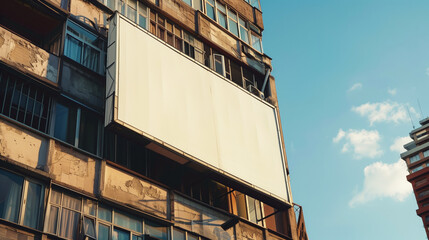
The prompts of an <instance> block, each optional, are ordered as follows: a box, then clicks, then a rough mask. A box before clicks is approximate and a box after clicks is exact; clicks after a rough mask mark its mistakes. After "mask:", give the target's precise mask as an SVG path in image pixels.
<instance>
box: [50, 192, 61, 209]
mask: <svg viewBox="0 0 429 240" xmlns="http://www.w3.org/2000/svg"><path fill="white" fill-rule="evenodd" d="M50 203H54V204H57V205H60V204H61V193H60V192H57V191H55V190H53V189H52V190H51V201H50Z"/></svg>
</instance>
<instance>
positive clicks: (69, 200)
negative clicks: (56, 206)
mask: <svg viewBox="0 0 429 240" xmlns="http://www.w3.org/2000/svg"><path fill="white" fill-rule="evenodd" d="M81 203H82V202H81V199H80V198H76V197H73V196H70V195H68V194H63V207H66V208H71V209H73V210H76V211H80V209H81Z"/></svg>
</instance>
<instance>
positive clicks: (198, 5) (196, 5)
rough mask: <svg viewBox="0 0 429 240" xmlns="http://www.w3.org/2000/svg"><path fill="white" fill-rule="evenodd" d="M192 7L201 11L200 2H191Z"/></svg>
mask: <svg viewBox="0 0 429 240" xmlns="http://www.w3.org/2000/svg"><path fill="white" fill-rule="evenodd" d="M192 2H193V7H194V8H195V9H197V10H200V11H202V10H203V5H202V4H201V0H193V1H192Z"/></svg>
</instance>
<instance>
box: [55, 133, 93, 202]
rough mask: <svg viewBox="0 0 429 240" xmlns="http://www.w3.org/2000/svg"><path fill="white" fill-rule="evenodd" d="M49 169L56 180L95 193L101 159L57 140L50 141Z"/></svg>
mask: <svg viewBox="0 0 429 240" xmlns="http://www.w3.org/2000/svg"><path fill="white" fill-rule="evenodd" d="M49 152H50V155H49V158H48V164H47V171H48V172H49V174H50V175H51V177H52V179H53V180H54V181H57V182H60V183H64V184H66V185H69V186H72V187H74V188H76V189H79V190H81V191H84V192H86V193H91V194H95V193H96V190H97V185H98V179H99V172H100V166H101V165H100V161H99V160H96V159H94V158H91V157H88V155H85V154H83V153H80V152H78V151H76V150H74V149H73V148H72V147H69V146H67V145H65V144H62V143H60V142H56V141H55V140H51V141H50V146H49Z"/></svg>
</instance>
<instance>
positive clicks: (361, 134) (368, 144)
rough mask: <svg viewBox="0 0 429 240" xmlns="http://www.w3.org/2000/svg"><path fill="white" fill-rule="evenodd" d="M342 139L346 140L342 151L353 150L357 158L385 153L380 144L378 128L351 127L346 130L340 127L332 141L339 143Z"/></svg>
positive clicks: (373, 156)
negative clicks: (371, 129)
mask: <svg viewBox="0 0 429 240" xmlns="http://www.w3.org/2000/svg"><path fill="white" fill-rule="evenodd" d="M341 139H345V140H346V143H345V144H344V145H343V148H342V149H341V152H343V153H346V152H350V151H352V152H353V156H354V158H356V159H360V158H363V157H369V158H375V157H378V156H380V155H382V154H383V151H381V149H380V145H379V141H380V139H381V137H380V134H379V133H378V131H377V130H373V131H367V130H365V129H362V130H355V129H349V130H347V132H345V131H343V130H342V129H340V130H339V131H338V134H337V136H336V137H335V138H333V139H332V141H333V142H334V143H338V142H339V141H340V140H341Z"/></svg>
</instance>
